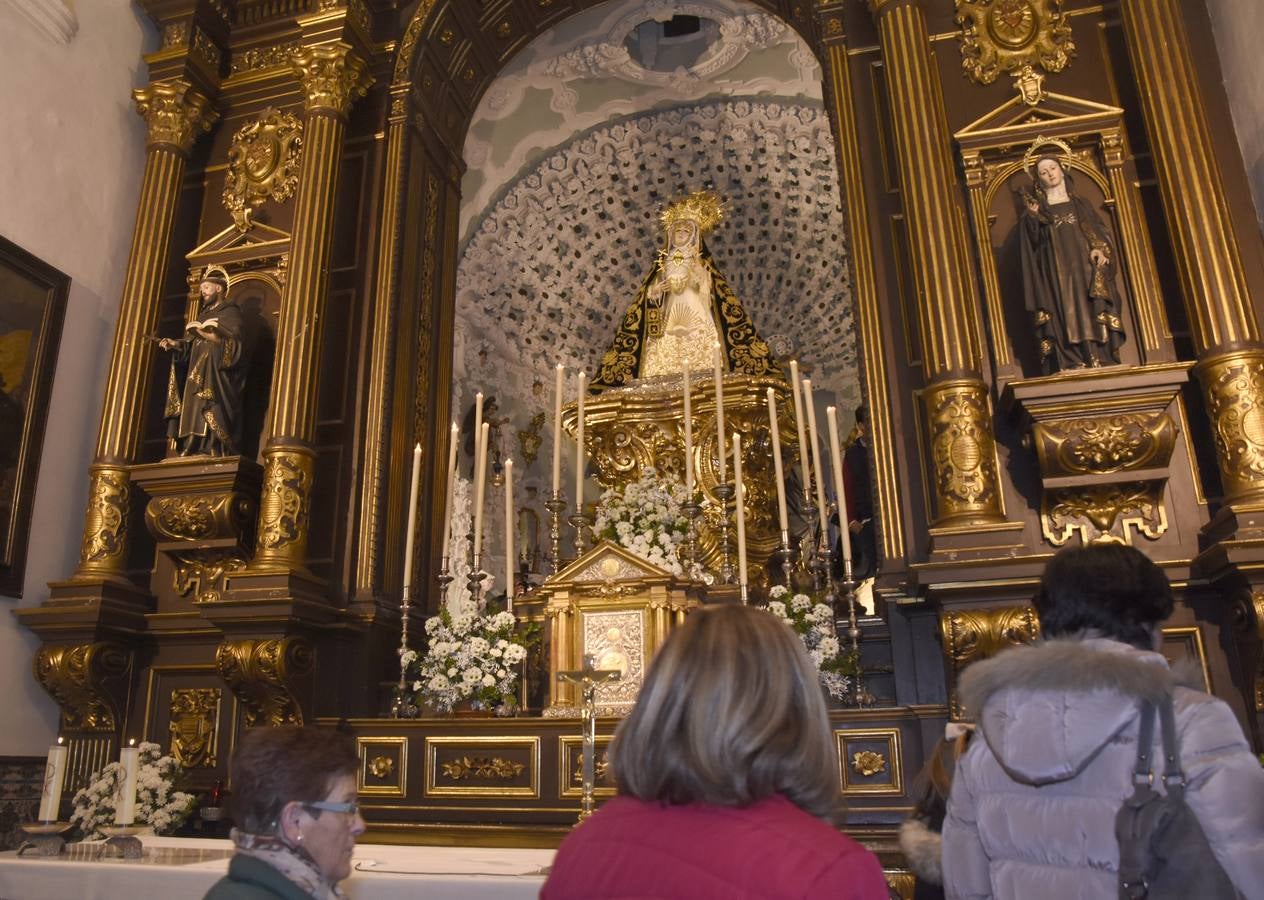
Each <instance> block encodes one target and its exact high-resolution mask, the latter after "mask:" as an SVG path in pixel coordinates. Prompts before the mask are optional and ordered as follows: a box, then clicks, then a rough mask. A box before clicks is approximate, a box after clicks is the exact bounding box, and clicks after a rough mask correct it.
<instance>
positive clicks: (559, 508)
mask: <svg viewBox="0 0 1264 900" xmlns="http://www.w3.org/2000/svg"><path fill="white" fill-rule="evenodd" d="M544 508H545V509H547V510H548V511H549V546H550V547H551V550H552V554H553V574H554V575H556V574H557V573H558V572H560V571H562V513H563V512H565V511H566V500H565V499H564V498H563V497H562V491H561V489H560V488H559V489H558V490H556V491H554V492H553V496H552V497H550V498H549V499H548V500H545V501H544Z"/></svg>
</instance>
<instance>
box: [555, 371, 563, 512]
mask: <svg viewBox="0 0 1264 900" xmlns="http://www.w3.org/2000/svg"><path fill="white" fill-rule="evenodd" d="M553 375H554V385H553V496H554V497H556V496H557V495H558V492H559V491H561V490H562V391H563V389H564V388H563V386H562V382H563V380H564V379H565V378H566V367H565V366H564V365H562V364H561V363H558V364H557V366H556V367H555V368H554V369H553Z"/></svg>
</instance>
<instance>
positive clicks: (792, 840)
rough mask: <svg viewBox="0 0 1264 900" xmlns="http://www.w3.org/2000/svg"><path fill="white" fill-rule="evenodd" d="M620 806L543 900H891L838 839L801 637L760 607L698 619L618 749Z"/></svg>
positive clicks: (566, 861)
mask: <svg viewBox="0 0 1264 900" xmlns="http://www.w3.org/2000/svg"><path fill="white" fill-rule="evenodd" d="M609 755H610V767H611V770H612V771H613V773H614V778H615V783H616V784H617V785H618V789H619V796H617V797H615V798H614V799H612V800H610V801H608V802H607V803H606V804H605V805H604V806H603V807H602V808H601V809H600V810H598V812H597V813H596V814H594V815H593V817H592V818H591V819H589V820H588V821H587V822H585V823H584V824H582V825H580V826H579V827H578V828H577V829H575V830H574V831H573V832H571V834H570V835H569V836H568V837H567V839H566V840H565V841H564V842H563V843H562V846H561V849H559V850H558V854H557V857H556V860H555V861H554V864H553V869H552V873H551V874H550V876H549V880H548V882H547V883H546V884H545V886H544V889H543V890H542V891H541V893H540V896H541V898H543V900H569V898H581V897H582V898H586V900H599V898H614V897H644V898H649V897H655V898H663V900H671V898H699V897H724V898H730V900H741V898H771V900H775V898H791V897H831V898H839V900H844V898H849V900H871V898H872V900H886V898H887V897H888V893H887V888H886V882H885V879H884V878H883V876H882V869H881V867H880V866H879V864H878V861H877V859H876V858H875V857H874V856H873V854H871V853H869V852H868V851H867V850H865V849H864V848H863V847H861V846H860V845H859V844H857V843H856V842H855V841H853V840H851V839H850V838H848V837H847V836H846V835H844V834H842V833H841V832H840V831H839V830H838V823H839V822H840V821H841V819H842V812H843V810H842V803H841V799H842V794H841V790H840V786H839V774H838V759H837V753H836V750H835V749H834V740H833V733H832V730H831V728H830V724H829V718H828V715H827V712H826V708H825V700H824V697H823V695H822V692H821V686H820V683H819V681H818V679H817V674H816V670H815V668H814V667H813V665H812V661H811V660H810V659H809V658H808V655H807V651H805V650H804V649H803V644H802V643H801V642H800V640H799V638H798V637H797V636H796V635H795V634H794V632H793V631H791V630H790V629H789V628H787V627H786V626H785V624H783V623H782V622H780V621H778V620H777V619H776V618H775V617H774V616H773V615H772V614H771V613H768V612H766V611H764V610H760V609H754V608H751V607H747V606H736V605H733V606H728V605H726V606H713V607H704V608H702V609H700V610H698V611H696V612H693V613H691V614H690V615H689V617H688V618H687V619H686V620H685V623H684V625H682V626H681V627H680V628H679V629H678V630H677V631H676V632H675V633H674V634H672V636H671V637H670V638H669V639H668V640H667V642H666V643H665V644H664V645H663V647H662V649H661V650H659V652H658V655H657V656H656V657H655V658H654V662H653V664H652V665H651V666H650V670H649V673H648V675H647V676H646V679H645V683H644V685H643V686H642V687H641V694H640V697H639V699H638V700H637V703H636V707H635V708H634V709H633V710H632V713H631V715H629V716H628V718H627V719H625V720H624V721H623V723H622V724H621V725H620V726H619V729H618V731H617V732H616V733H615V737H614V740H613V742H612V743H611V746H610V751H609Z"/></svg>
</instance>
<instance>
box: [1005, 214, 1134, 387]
mask: <svg viewBox="0 0 1264 900" xmlns="http://www.w3.org/2000/svg"><path fill="white" fill-rule="evenodd" d="M1068 196H1069V198H1070V199H1069V200H1068V201H1067V202H1064V203H1053V204H1050V203H1046V202H1045V201H1044V200H1043V199H1041V201H1040V209H1039V211H1038V212H1034V213H1033V212H1031V211H1030V210H1027V209H1024V211H1023V213H1022V216H1021V219H1020V222H1019V228H1020V229H1021V230H1022V231H1021V240H1020V242H1019V243H1020V245H1021V247H1022V271H1023V296H1024V299H1025V302H1026V307H1027V311H1028V312H1029V313H1030V314H1031V316H1032V322H1033V325H1034V326H1035V330H1036V339H1037V342H1038V344H1039V347H1040V360H1041V366H1042V368H1043V370H1044V371H1045V372H1046V373H1052V372H1057V371H1061V370H1063V369H1078V368H1083V367H1085V366H1099V365H1112V364H1114V363H1118V362H1119V347H1120V345H1121V344H1122V343H1123V341H1124V331H1123V325H1122V324H1121V322H1120V319H1119V300H1118V297H1117V296H1116V293H1115V242H1114V239H1113V238H1112V236H1111V234H1110V232H1109V231H1108V230H1107V229H1106V227H1105V225H1103V223H1102V220H1101V219H1100V218H1099V217H1098V215H1097V213H1096V211H1095V210H1094V209H1093V207H1092V206H1091V205H1090V204H1088V203H1087V202H1085V201H1084V200H1082V199H1081V198H1080V197H1078V196H1076V195H1075V194H1071V193H1068ZM1094 249H1100V250H1102V251H1103V252H1104V253H1106V256H1107V261H1106V264H1105V265H1103V266H1098V265H1095V264H1094V263H1093V261H1092V258H1091V255H1090V254H1091V252H1092V251H1093V250H1094Z"/></svg>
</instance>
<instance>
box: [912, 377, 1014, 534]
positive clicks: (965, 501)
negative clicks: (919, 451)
mask: <svg viewBox="0 0 1264 900" xmlns="http://www.w3.org/2000/svg"><path fill="white" fill-rule="evenodd" d="M924 399H925V404H926V418H927V422H928V425H929V434H930V444H931V462H932V465H933V466H934V475H935V495H936V497H937V499H938V515H937V516H936V521H937V522H938V523H948V522H950V520H953V519H965V518H992V519H999V518H1000V515H1001V508H1000V492H999V490H998V487H997V473H996V445H995V441H994V440H993V437H992V413H991V410H990V409H989V407H988V396H987V389H986V388H985V387H984V386H983V384H982V383H981V382H978V381H974V380H968V379H957V380H951V381H944V382H940V383H938V384H933V385H931V386H930V387H929V388H927V389H926V393H925V396H924Z"/></svg>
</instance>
